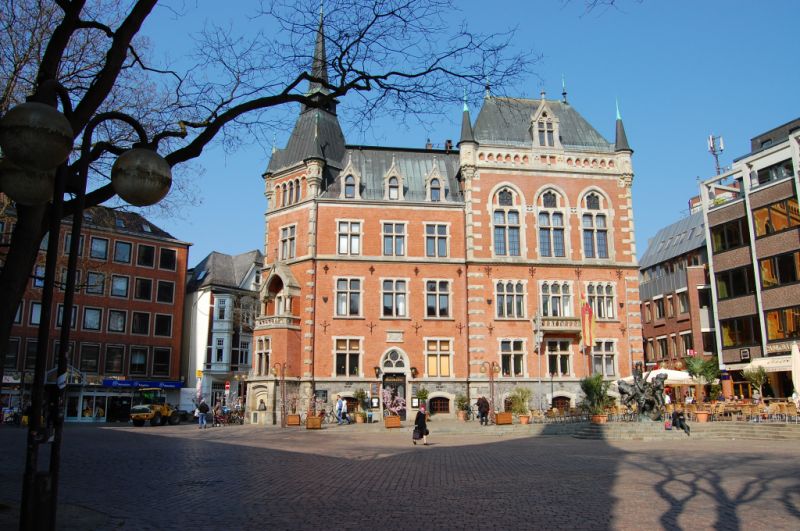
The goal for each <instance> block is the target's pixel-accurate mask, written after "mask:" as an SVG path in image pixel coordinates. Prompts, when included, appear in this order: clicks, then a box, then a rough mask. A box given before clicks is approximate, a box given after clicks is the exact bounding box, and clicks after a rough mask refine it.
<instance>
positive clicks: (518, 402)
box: [509, 387, 533, 424]
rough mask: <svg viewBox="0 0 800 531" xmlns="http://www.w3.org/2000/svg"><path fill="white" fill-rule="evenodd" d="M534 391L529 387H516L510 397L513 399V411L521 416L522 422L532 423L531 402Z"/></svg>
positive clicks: (520, 420)
mask: <svg viewBox="0 0 800 531" xmlns="http://www.w3.org/2000/svg"><path fill="white" fill-rule="evenodd" d="M532 396H533V393H532V392H531V390H530V389H528V388H527V387H516V388H515V389H514V390H513V391H512V392H511V395H510V396H509V398H510V399H511V412H512V413H513V414H515V415H516V416H517V417H519V422H520V424H530V422H531V415H530V411H531V410H530V406H529V402H530V401H531V397H532Z"/></svg>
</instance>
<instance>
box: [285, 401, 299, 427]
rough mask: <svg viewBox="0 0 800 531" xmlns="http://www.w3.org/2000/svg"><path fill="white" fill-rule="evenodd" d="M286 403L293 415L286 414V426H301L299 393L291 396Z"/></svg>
mask: <svg viewBox="0 0 800 531" xmlns="http://www.w3.org/2000/svg"><path fill="white" fill-rule="evenodd" d="M286 403H287V405H288V406H289V411H291V413H287V414H286V425H287V426H300V425H301V424H300V414H299V413H297V393H292V394H290V395H289V397H288V398H287V400H286Z"/></svg>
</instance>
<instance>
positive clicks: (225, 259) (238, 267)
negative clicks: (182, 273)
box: [186, 250, 264, 292]
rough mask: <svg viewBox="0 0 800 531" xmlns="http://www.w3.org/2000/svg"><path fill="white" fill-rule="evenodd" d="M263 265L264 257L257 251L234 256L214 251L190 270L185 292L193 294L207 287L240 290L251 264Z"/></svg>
mask: <svg viewBox="0 0 800 531" xmlns="http://www.w3.org/2000/svg"><path fill="white" fill-rule="evenodd" d="M263 263H264V255H263V254H262V253H261V251H258V250H255V251H248V252H246V253H242V254H237V255H235V256H231V255H229V254H224V253H218V252H216V251H214V252H212V253H210V254H209V255H208V256H206V257H205V258H204V259H203V260H201V261H200V263H199V264H197V265H196V266H194V267H193V268H192V270H191V274H190V275H189V280H188V283H187V286H186V290H187V291H188V292H193V291H197V290H199V289H200V288H204V287H208V286H217V287H222V288H230V289H240V286H241V285H242V282H243V281H244V278H245V276H246V275H247V272H248V271H250V268H251V267H252V266H253V264H255V265H256V267H260V266H261V265H263Z"/></svg>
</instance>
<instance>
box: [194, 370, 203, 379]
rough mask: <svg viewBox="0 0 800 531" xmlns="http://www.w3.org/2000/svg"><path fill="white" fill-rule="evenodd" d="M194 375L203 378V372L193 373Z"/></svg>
mask: <svg viewBox="0 0 800 531" xmlns="http://www.w3.org/2000/svg"><path fill="white" fill-rule="evenodd" d="M194 375H195V376H196V377H197V378H202V377H203V371H201V370H197V371H194Z"/></svg>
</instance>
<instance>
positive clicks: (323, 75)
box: [308, 2, 328, 94]
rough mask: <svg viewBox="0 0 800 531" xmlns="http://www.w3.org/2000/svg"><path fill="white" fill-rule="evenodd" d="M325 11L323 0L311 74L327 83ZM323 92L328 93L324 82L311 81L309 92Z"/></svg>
mask: <svg viewBox="0 0 800 531" xmlns="http://www.w3.org/2000/svg"><path fill="white" fill-rule="evenodd" d="M323 18H324V17H323V11H322V2H320V5H319V26H317V41H316V44H315V45H314V58H313V59H312V60H311V75H312V76H313V77H316V78H319V79H322V80H323V81H325V82H326V83H327V81H328V57H327V55H326V53H325V28H324V25H323ZM314 92H322V93H323V94H327V93H328V89H326V88H325V87H324V86H323V85H322V84H320V83H317V82H311V83H309V84H308V93H309V94H312V93H314Z"/></svg>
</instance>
